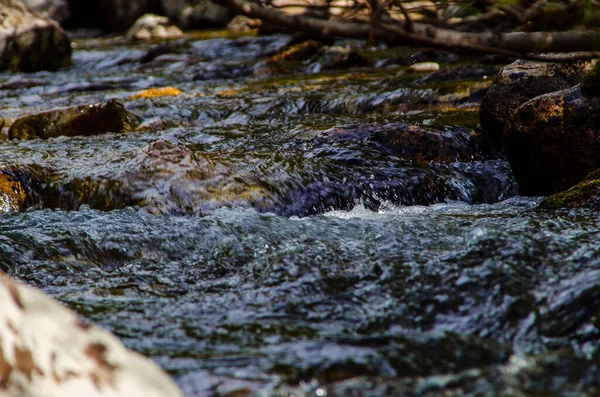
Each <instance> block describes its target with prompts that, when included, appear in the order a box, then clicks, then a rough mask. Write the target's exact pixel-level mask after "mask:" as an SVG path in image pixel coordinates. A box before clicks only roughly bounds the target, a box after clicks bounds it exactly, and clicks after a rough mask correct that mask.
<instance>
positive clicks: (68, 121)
mask: <svg viewBox="0 0 600 397" xmlns="http://www.w3.org/2000/svg"><path fill="white" fill-rule="evenodd" d="M138 123H139V120H138V119H137V117H136V116H134V115H132V114H131V113H129V112H127V111H126V110H125V107H124V106H123V103H122V102H120V101H118V100H116V99H111V100H109V101H107V102H106V103H97V104H93V105H82V106H73V107H68V108H59V109H52V110H48V111H45V112H42V113H37V114H32V115H29V116H24V117H21V118H18V119H17V120H15V121H14V122H13V124H12V125H11V126H10V128H9V130H8V137H9V139H36V138H42V139H48V138H54V137H57V136H63V135H64V136H77V135H85V136H87V135H98V134H104V133H106V132H122V131H124V130H128V129H132V128H135V126H136V125H137V124H138Z"/></svg>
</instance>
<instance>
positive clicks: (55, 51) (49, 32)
mask: <svg viewBox="0 0 600 397" xmlns="http://www.w3.org/2000/svg"><path fill="white" fill-rule="evenodd" d="M0 10H2V24H1V25H0V70H11V71H15V72H16V71H24V72H34V71H38V70H56V69H59V68H62V67H66V66H69V65H70V64H71V41H70V40H69V37H68V36H67V34H66V33H65V31H64V30H63V29H62V27H61V26H60V25H59V24H58V22H56V21H53V20H51V19H49V18H45V17H43V16H42V15H40V14H38V13H34V12H32V11H30V10H29V8H27V6H26V5H25V4H23V3H22V2H20V1H18V0H0Z"/></svg>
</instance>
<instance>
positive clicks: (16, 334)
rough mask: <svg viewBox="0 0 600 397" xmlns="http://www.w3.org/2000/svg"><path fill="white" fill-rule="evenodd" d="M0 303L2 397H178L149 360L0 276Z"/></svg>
mask: <svg viewBox="0 0 600 397" xmlns="http://www.w3.org/2000/svg"><path fill="white" fill-rule="evenodd" d="M0 302H1V303H2V304H1V305H0V385H1V386H2V395H3V396H7V397H13V396H14V397H20V396H24V395H27V396H29V397H37V396H40V397H41V396H44V397H50V396H61V397H65V396H90V397H92V396H98V397H100V396H133V395H140V396H142V395H143V396H154V397H163V396H164V397H176V396H182V394H181V392H180V391H179V390H178V388H177V386H175V384H174V383H173V381H172V380H171V379H170V378H169V377H168V375H167V374H166V373H165V372H163V371H162V370H161V369H160V368H159V367H158V366H157V365H156V364H155V363H153V362H152V361H151V360H149V359H147V358H145V357H143V356H141V355H139V354H137V353H134V352H131V351H128V350H127V349H125V347H124V346H123V345H122V344H121V342H119V340H117V338H116V337H114V336H113V335H111V334H110V333H109V332H107V331H105V330H103V329H100V328H98V327H96V326H93V325H88V324H85V323H83V322H82V321H81V320H80V319H79V318H78V317H77V316H76V315H75V314H74V313H72V312H71V311H69V310H67V309H65V308H64V307H63V306H61V305H60V304H59V303H58V302H55V301H53V300H52V299H50V298H49V297H47V296H45V295H44V294H43V293H42V292H40V291H37V290H35V289H33V288H31V287H28V286H25V285H24V284H21V283H19V282H15V281H13V280H11V279H10V278H8V277H7V276H6V275H4V274H0Z"/></svg>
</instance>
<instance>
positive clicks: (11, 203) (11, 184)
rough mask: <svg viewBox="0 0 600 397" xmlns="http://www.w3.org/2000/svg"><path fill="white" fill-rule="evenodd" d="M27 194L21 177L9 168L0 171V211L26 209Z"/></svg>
mask: <svg viewBox="0 0 600 397" xmlns="http://www.w3.org/2000/svg"><path fill="white" fill-rule="evenodd" d="M26 198H27V194H26V193H25V187H24V186H23V184H22V183H21V181H20V180H19V178H18V177H17V176H16V175H15V173H13V172H12V171H10V170H9V169H3V170H1V171H0V213H3V212H15V211H20V210H22V209H24V207H25V200H26Z"/></svg>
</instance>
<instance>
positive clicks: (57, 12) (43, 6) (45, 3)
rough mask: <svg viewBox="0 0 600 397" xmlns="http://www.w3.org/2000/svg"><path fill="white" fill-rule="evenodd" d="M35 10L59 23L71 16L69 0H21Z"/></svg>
mask: <svg viewBox="0 0 600 397" xmlns="http://www.w3.org/2000/svg"><path fill="white" fill-rule="evenodd" d="M21 1H22V2H23V3H25V5H26V6H27V7H29V8H31V9H32V10H34V11H37V12H39V13H40V14H42V15H43V16H45V17H46V18H50V19H54V20H55V21H57V22H58V23H62V22H65V21H66V20H67V19H69V17H70V16H71V7H70V6H69V2H68V1H67V0H21Z"/></svg>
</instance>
